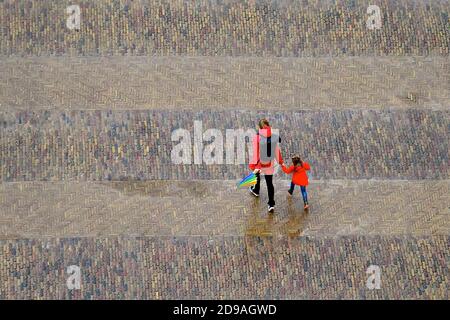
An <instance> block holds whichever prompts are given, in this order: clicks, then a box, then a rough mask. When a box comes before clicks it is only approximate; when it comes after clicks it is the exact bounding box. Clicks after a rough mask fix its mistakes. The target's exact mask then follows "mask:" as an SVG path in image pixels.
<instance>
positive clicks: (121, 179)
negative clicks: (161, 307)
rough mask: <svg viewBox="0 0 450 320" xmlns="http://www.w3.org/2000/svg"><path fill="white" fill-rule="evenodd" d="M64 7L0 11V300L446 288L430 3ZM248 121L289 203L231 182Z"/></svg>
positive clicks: (444, 77)
mask: <svg viewBox="0 0 450 320" xmlns="http://www.w3.org/2000/svg"><path fill="white" fill-rule="evenodd" d="M77 3H78V4H79V5H80V8H81V25H80V30H78V31H76V30H69V29H68V28H67V26H66V20H67V17H68V15H69V14H68V13H67V11H66V10H67V6H68V5H70V4H73V3H72V2H71V1H66V0H63V1H50V0H42V1H38V2H37V1H31V0H20V1H12V0H3V1H2V0H0V299H25V298H33V299H45V298H47V299H107V298H110V299H123V298H128V299H145V298H147V299H148V298H151V299H176V298H184V299H186V298H187V299H189V298H192V299H201V298H229V299H231V298H235V299H239V298H243V299H272V298H284V299H291V298H307V299H320V298H322V299H332V298H335V299H336V298H338V299H339V298H340V299H381V298H388V299H395V298H398V299H448V298H449V295H448V293H449V283H450V282H449V274H450V273H449V261H450V258H449V248H450V237H449V235H450V198H449V195H450V192H449V191H450V190H449V189H450V180H449V179H450V170H449V169H450V166H449V141H450V139H449V136H450V135H449V133H450V132H449V131H450V121H449V120H450V117H449V115H450V89H449V85H448V84H449V83H450V64H449V59H448V57H449V39H450V28H449V9H450V2H449V1H447V0H433V1H428V0H425V1H415V0H384V1H378V3H377V5H378V6H379V7H380V14H381V18H382V19H381V22H382V23H381V29H377V30H371V29H369V28H368V27H367V26H366V21H367V19H368V17H369V14H370V13H369V14H368V13H367V9H368V6H369V4H372V3H368V2H366V1H360V0H357V1H328V0H326V1H315V0H308V1H283V0H278V1H249V2H248V3H244V2H242V1H235V0H225V1H178V0H177V1H165V0H161V1H151V2H150V1H146V0H141V1H130V0H115V1H108V0H99V1H85V0H82V1H77ZM263 116H264V117H268V118H269V120H270V121H271V123H272V124H273V126H274V128H277V129H279V130H280V133H281V136H282V150H283V154H284V155H285V157H286V158H287V161H289V156H290V155H292V154H293V153H299V154H301V155H302V157H304V158H305V159H306V160H308V161H309V162H310V163H311V165H312V171H311V178H312V179H311V180H312V183H311V185H310V186H309V187H308V192H309V198H310V204H311V208H310V210H309V211H308V212H305V211H304V210H303V209H302V202H301V199H300V195H299V194H298V193H297V194H296V195H295V196H294V198H293V199H290V200H289V199H288V198H287V197H286V190H287V184H288V181H287V180H286V179H287V176H285V175H284V174H277V175H276V181H275V186H276V201H277V204H276V212H275V214H274V215H273V216H269V215H268V214H267V212H266V209H267V208H266V205H265V203H266V202H267V198H266V194H265V193H266V192H265V191H266V190H265V185H264V183H263V187H262V193H261V198H260V199H254V198H252V197H251V196H250V195H249V194H248V191H247V190H239V189H237V188H236V182H237V180H238V179H239V178H241V177H242V175H243V174H245V173H247V172H248V168H247V166H246V165H244V164H225V163H227V161H228V160H230V159H233V161H234V156H235V155H236V156H239V155H244V154H245V151H244V152H242V150H241V152H240V153H237V151H238V150H239V148H238V147H239V146H244V145H245V142H244V141H236V146H233V148H232V149H231V151H232V152H229V149H227V146H228V145H227V144H226V142H227V139H228V138H227V135H226V130H227V129H243V130H247V129H252V128H254V127H255V123H256V121H257V119H259V118H260V117H263ZM195 120H201V121H202V128H201V129H200V130H199V132H200V136H198V135H196V134H195V133H194V129H195V128H194V122H195ZM213 128H215V129H218V132H219V134H218V135H216V136H215V138H214V144H212V143H211V142H212V141H211V140H207V141H206V142H204V146H205V150H209V151H212V149H211V148H209V149H208V147H212V146H216V149H214V152H213V153H214V159H222V160H223V162H224V163H221V162H220V160H218V161H219V163H217V164H211V165H207V164H206V163H203V164H190V165H187V164H184V165H183V164H174V162H173V157H171V151H172V150H173V148H174V147H175V145H177V140H176V139H175V140H174V141H172V140H173V139H172V133H173V132H174V130H177V129H186V130H185V131H180V132H183V134H187V135H189V136H188V138H186V141H189V142H192V143H191V144H192V149H194V145H196V144H197V143H199V142H201V140H202V139H203V133H204V132H206V130H208V129H213ZM216 133H217V132H216ZM205 136H206V137H207V135H205ZM216 138H217V139H216ZM221 139H222V140H223V141H221ZM216 140H217V141H216ZM216 142H217V143H216ZM219 142H223V144H222V143H219ZM188 145H190V144H189V143H188ZM221 145H223V147H224V149H223V150H221V149H220V146H221ZM235 147H236V149H235ZM188 149H189V148H188ZM191 151H193V150H191ZM235 152H236V154H235ZM222 156H223V157H222ZM205 159H206V158H205ZM70 265H76V266H79V267H80V268H81V289H80V290H69V289H68V288H67V286H66V280H67V278H68V277H69V275H68V274H67V271H66V270H67V267H69V266H70ZM370 265H377V266H379V267H380V268H381V288H380V289H379V290H369V289H368V288H367V286H366V281H367V278H368V274H367V273H366V270H367V268H368V267H369V266H370Z"/></svg>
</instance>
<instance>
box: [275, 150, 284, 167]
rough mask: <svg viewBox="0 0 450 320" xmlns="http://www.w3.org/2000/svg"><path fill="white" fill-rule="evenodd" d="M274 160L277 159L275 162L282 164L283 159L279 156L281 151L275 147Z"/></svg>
mask: <svg viewBox="0 0 450 320" xmlns="http://www.w3.org/2000/svg"><path fill="white" fill-rule="evenodd" d="M276 159H277V162H278V163H279V164H283V163H284V161H283V157H282V156H281V150H280V147H279V146H277V153H276Z"/></svg>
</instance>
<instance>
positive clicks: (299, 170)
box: [281, 156, 311, 209]
mask: <svg viewBox="0 0 450 320" xmlns="http://www.w3.org/2000/svg"><path fill="white" fill-rule="evenodd" d="M292 164H293V165H292V166H290V167H289V168H286V166H285V165H284V164H283V165H282V166H281V168H282V169H283V171H284V172H285V173H287V174H291V173H292V181H291V188H290V189H289V191H288V192H289V194H290V195H291V196H292V194H293V193H294V188H295V186H296V185H297V186H300V190H301V192H302V197H303V203H304V205H305V207H304V208H305V209H308V208H309V205H308V194H307V193H306V186H307V185H308V184H309V181H308V174H307V173H306V171H309V170H310V169H311V167H310V166H309V164H308V162H304V161H302V160H301V159H300V157H299V156H293V157H292Z"/></svg>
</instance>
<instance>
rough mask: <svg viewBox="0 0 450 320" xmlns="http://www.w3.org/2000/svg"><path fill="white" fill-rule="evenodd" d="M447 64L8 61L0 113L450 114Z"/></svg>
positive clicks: (0, 83)
mask: <svg viewBox="0 0 450 320" xmlns="http://www.w3.org/2000/svg"><path fill="white" fill-rule="evenodd" d="M449 82H450V62H449V59H448V56H447V57H436V56H435V57H378V58H375V57H334V58H329V57H328V58H305V59H298V58H276V57H266V58H260V57H70V58H69V57H64V58H62V57H59V58H55V57H37V58H36V57H35V58H26V59H25V58H3V59H0V107H1V108H2V109H5V108H9V107H11V108H12V109H13V110H30V109H32V110H39V109H53V108H57V109H76V110H83V109H92V110H117V109H120V110H134V109H161V107H162V106H164V108H166V109H167V108H171V109H179V108H190V109H194V110H204V109H205V108H208V109H214V110H220V109H236V108H239V109H248V108H250V109H252V110H257V109H262V110H267V109H270V110H274V111H277V110H286V109H289V110H298V109H303V110H304V109H313V110H320V109H323V108H330V109H344V108H353V109H363V108H380V109H381V108H387V107H394V108H402V109H404V108H411V107H412V108H421V109H431V108H432V109H448V107H449V106H450V86H449V85H448V83H449Z"/></svg>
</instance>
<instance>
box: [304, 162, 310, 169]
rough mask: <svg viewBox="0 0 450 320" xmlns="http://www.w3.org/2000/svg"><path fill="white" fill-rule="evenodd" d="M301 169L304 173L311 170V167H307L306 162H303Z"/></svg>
mask: <svg viewBox="0 0 450 320" xmlns="http://www.w3.org/2000/svg"><path fill="white" fill-rule="evenodd" d="M303 168H304V169H305V170H306V171H308V170H310V169H311V167H310V166H309V163H308V162H303Z"/></svg>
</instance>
